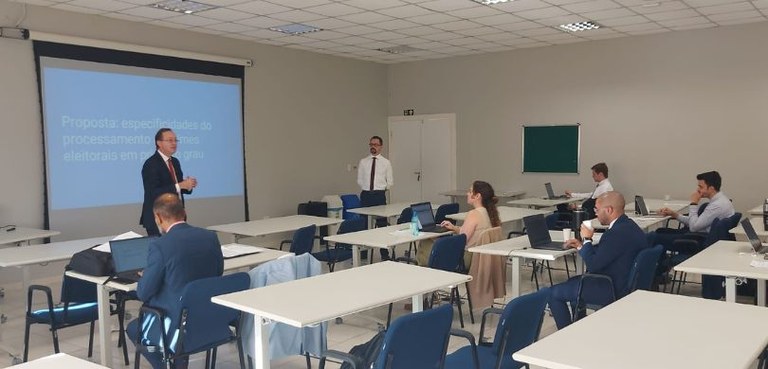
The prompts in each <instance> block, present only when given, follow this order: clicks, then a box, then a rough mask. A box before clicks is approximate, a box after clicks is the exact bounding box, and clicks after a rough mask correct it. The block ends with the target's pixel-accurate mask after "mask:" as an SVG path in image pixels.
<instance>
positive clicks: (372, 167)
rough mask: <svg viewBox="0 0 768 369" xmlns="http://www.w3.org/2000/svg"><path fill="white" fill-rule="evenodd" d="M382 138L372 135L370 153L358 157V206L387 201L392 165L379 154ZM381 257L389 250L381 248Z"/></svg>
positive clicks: (379, 223)
mask: <svg viewBox="0 0 768 369" xmlns="http://www.w3.org/2000/svg"><path fill="white" fill-rule="evenodd" d="M383 146H384V140H382V139H381V137H379V136H373V137H371V139H370V140H369V141H368V148H369V151H370V153H371V154H370V155H368V156H366V157H364V158H362V159H360V163H359V164H358V165H357V184H358V185H359V186H360V189H361V190H362V192H360V206H362V207H367V206H376V205H384V204H386V203H387V195H386V191H387V190H388V189H389V188H390V187H392V184H393V183H394V182H393V180H392V165H391V164H390V163H389V160H387V158H385V157H384V156H383V155H381V149H382V147H383ZM376 225H377V226H386V225H387V220H386V219H384V218H379V219H377V220H376ZM381 258H382V259H388V258H389V250H387V249H381Z"/></svg>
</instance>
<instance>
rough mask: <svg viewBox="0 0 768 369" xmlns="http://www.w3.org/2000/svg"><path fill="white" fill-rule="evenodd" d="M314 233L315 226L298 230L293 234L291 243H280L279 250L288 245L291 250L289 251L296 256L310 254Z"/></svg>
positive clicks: (313, 243)
mask: <svg viewBox="0 0 768 369" xmlns="http://www.w3.org/2000/svg"><path fill="white" fill-rule="evenodd" d="M316 232H317V226H316V225H314V224H312V225H308V226H306V227H303V228H299V229H297V230H296V232H293V239H292V240H291V241H283V242H280V250H282V249H283V245H284V244H286V243H290V244H291V249H290V250H289V251H290V252H292V253H294V254H296V255H301V254H305V253H308V252H312V246H314V245H315V233H316Z"/></svg>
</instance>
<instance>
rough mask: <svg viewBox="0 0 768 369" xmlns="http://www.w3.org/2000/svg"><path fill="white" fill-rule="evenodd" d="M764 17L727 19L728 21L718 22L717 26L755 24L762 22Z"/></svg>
mask: <svg viewBox="0 0 768 369" xmlns="http://www.w3.org/2000/svg"><path fill="white" fill-rule="evenodd" d="M764 21H765V17H762V16H761V17H755V18H742V19H729V20H723V21H718V22H717V24H719V25H721V26H730V25H734V24H745V23H756V22H764Z"/></svg>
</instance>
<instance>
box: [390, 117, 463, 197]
mask: <svg viewBox="0 0 768 369" xmlns="http://www.w3.org/2000/svg"><path fill="white" fill-rule="evenodd" d="M389 137H390V144H389V155H390V159H391V161H392V169H393V175H394V177H395V178H394V182H395V185H394V187H392V192H391V194H390V196H391V199H390V202H409V201H431V202H433V203H445V202H447V200H448V198H447V197H445V196H443V195H439V193H440V192H445V191H450V190H453V189H455V188H456V115H455V114H430V115H420V116H419V115H416V116H410V117H390V118H389Z"/></svg>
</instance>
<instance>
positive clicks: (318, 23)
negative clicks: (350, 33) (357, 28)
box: [307, 18, 355, 29]
mask: <svg viewBox="0 0 768 369" xmlns="http://www.w3.org/2000/svg"><path fill="white" fill-rule="evenodd" d="M307 23H309V25H310V26H313V27H317V28H322V29H338V28H342V27H352V26H354V25H355V24H354V23H352V22H347V21H343V20H341V19H337V18H324V19H316V20H313V21H309V22H307Z"/></svg>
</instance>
